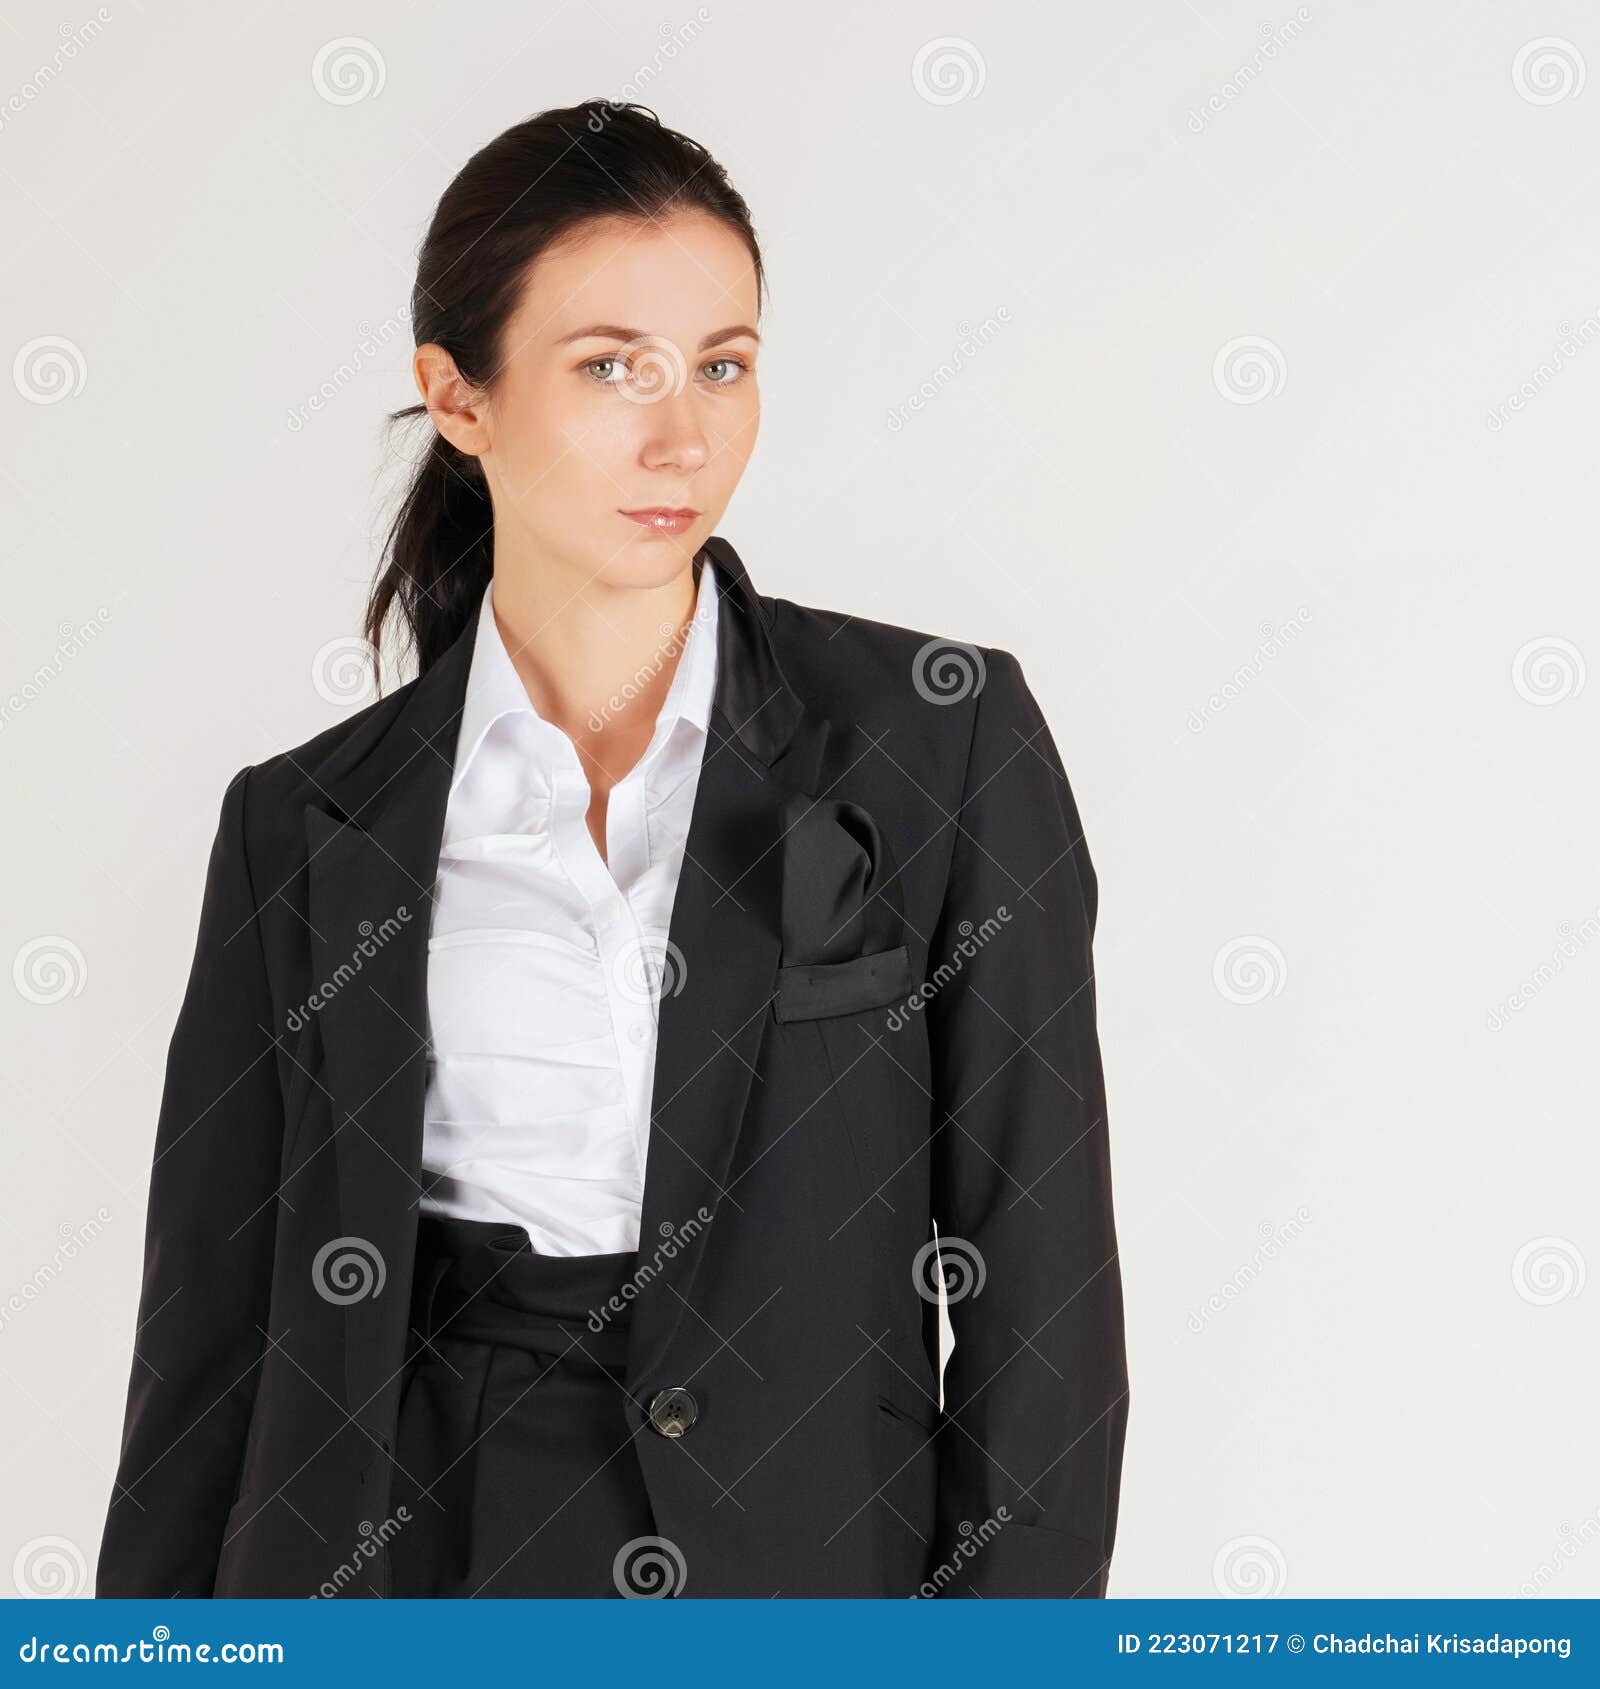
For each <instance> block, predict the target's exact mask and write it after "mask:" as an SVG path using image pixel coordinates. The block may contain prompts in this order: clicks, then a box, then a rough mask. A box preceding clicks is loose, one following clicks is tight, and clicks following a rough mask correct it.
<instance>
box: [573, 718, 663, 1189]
mask: <svg viewBox="0 0 1600 1689" xmlns="http://www.w3.org/2000/svg"><path fill="white" fill-rule="evenodd" d="M590 797H591V792H590V789H589V781H588V777H587V775H585V773H584V772H583V769H582V767H581V766H580V765H579V763H578V760H577V752H576V751H575V750H574V749H573V747H572V744H571V741H570V740H568V741H567V742H566V750H565V754H564V756H563V758H562V767H561V769H560V771H559V773H558V776H557V802H556V804H555V806H554V815H553V822H554V826H555V831H556V839H557V843H558V845H559V848H560V852H561V860H562V862H563V863H564V864H565V866H566V869H567V872H568V873H569V874H570V875H571V876H572V879H573V880H574V882H575V883H576V884H577V886H578V889H579V890H580V891H581V892H582V893H583V895H584V898H585V900H586V901H587V903H588V905H589V920H590V926H591V929H592V931H593V933H594V938H595V946H596V949H597V951H598V953H599V965H600V968H601V970H602V978H603V982H604V986H605V993H606V1002H607V1004H608V1006H609V1009H610V1014H611V1029H612V1036H613V1038H614V1039H615V1041H616V1048H617V1059H618V1064H619V1069H620V1072H621V1075H622V1081H623V1089H624V1092H625V1094H626V1096H627V1103H628V1117H629V1120H630V1121H631V1123H632V1125H633V1146H634V1159H635V1176H636V1178H637V1180H638V1187H639V1189H640V1190H641V1191H642V1190H643V1188H644V1168H645V1133H644V1123H643V1122H642V1121H641V1119H640V1096H641V1093H642V1091H643V1088H644V1080H645V1077H646V1074H645V1066H646V1052H647V1051H648V1049H649V1045H650V1034H651V1031H652V1029H653V1027H654V1024H655V1007H654V1002H653V997H654V993H653V991H652V989H651V985H652V971H653V969H654V966H655V961H654V958H653V957H652V956H651V955H650V953H649V949H648V946H647V944H646V942H645V939H644V934H643V931H642V929H641V927H640V925H639V920H638V916H637V915H636V914H635V912H634V908H633V905H632V903H631V902H630V901H629V899H628V897H627V895H626V894H625V893H624V892H623V890H622V889H621V885H631V884H633V883H634V882H635V881H636V879H637V876H638V873H639V871H640V870H641V869H642V867H643V866H644V858H645V857H646V856H647V855H648V842H647V839H646V837H645V814H644V798H643V783H642V782H641V781H639V780H637V779H635V778H634V777H633V773H632V771H630V774H629V776H628V777H627V778H626V779H624V780H622V781H619V782H618V784H617V785H616V786H614V787H613V788H612V789H611V793H610V795H609V797H608V798H607V802H606V852H607V856H608V857H609V858H610V860H611V862H612V863H614V864H616V872H613V870H612V869H611V868H608V867H607V865H606V860H605V859H604V858H602V857H601V855H600V851H599V848H598V847H597V846H596V844H595V842H594V839H593V837H592V836H591V835H590V832H589V824H588V808H589V800H590ZM619 879H620V881H621V885H619V883H618V881H619Z"/></svg>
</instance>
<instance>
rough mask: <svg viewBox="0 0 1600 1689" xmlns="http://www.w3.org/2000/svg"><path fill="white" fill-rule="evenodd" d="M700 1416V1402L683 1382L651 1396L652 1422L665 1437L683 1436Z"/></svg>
mask: <svg viewBox="0 0 1600 1689" xmlns="http://www.w3.org/2000/svg"><path fill="white" fill-rule="evenodd" d="M699 1417H700V1404H699V1403H698V1402H697V1401H696V1400H695V1399H694V1397H693V1396H692V1395H691V1394H690V1393H689V1391H688V1390H687V1389H686V1388H685V1387H684V1386H683V1385H682V1384H674V1385H671V1386H670V1387H669V1388H668V1389H665V1390H657V1391H656V1393H655V1394H654V1395H653V1396H652V1397H651V1398H650V1423H651V1425H653V1426H654V1427H655V1429H656V1430H657V1431H659V1432H660V1433H661V1435H662V1436H663V1437H681V1436H682V1435H683V1434H684V1432H685V1431H687V1430H688V1429H689V1427H690V1426H691V1425H693V1424H694V1422H695V1421H696V1420H697V1419H698V1418H699Z"/></svg>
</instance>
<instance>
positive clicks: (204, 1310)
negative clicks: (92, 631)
mask: <svg viewBox="0 0 1600 1689" xmlns="http://www.w3.org/2000/svg"><path fill="white" fill-rule="evenodd" d="M249 773H250V770H249V768H244V769H241V770H240V772H239V773H238V774H236V775H235V776H234V777H233V779H232V780H231V781H230V782H229V783H228V788H227V792H226V794H225V796H224V798H223V800H222V815H221V820H220V822H219V824H218V827H217V833H216V838H215V840H214V842H213V844H212V846H211V859H210V864H209V867H208V869H207V874H206V884H205V895H204V899H203V902H202V906H201V913H200V929H199V936H198V939H197V941H196V944H195V950H194V958H193V962H192V964H191V967H190V973H189V982H188V987H187V990H186V992H185V995H184V998H183V1003H182V1006H181V1008H180V1010H179V1012H178V1019H177V1024H176V1027H175V1030H174V1032H173V1035H172V1039H171V1043H170V1045H169V1047H168V1051H167V1065H166V1077H165V1083H164V1088H163V1091H162V1098H161V1108H160V1114H159V1118H158V1121H157V1125H156V1141H155V1155H154V1162H153V1166H152V1170H151V1176H150V1194H149V1202H148V1206H147V1211H146V1218H145V1237H144V1276H143V1282H142V1285H141V1290H140V1296H139V1313H138V1326H137V1329H136V1331H135V1334H134V1348H133V1370H132V1377H131V1380H130V1382H129V1386H128V1396H127V1409H126V1414H125V1417H124V1422H123V1432H122V1446H121V1453H120V1457H119V1461H118V1468H117V1475H116V1483H115V1487H114V1490H113V1493H112V1497H111V1502H110V1508H109V1511H108V1515H107V1519H106V1526H105V1531H104V1534H103V1537H102V1539H101V1545H100V1556H99V1562H98V1567H97V1571H96V1578H95V1594H96V1596H100V1597H104V1596H153V1597H167V1596H209V1595H210V1594H211V1593H212V1585H213V1582H214V1579H215V1574H216V1568H217V1561H218V1557H219V1554H220V1552H221V1546H222V1538H223V1528H224V1525H225V1524H226V1521H227V1516H228V1513H229V1510H230V1508H231V1506H232V1503H233V1500H234V1496H235V1491H236V1488H237V1485H238V1479H239V1474H240V1468H241V1462H242V1456H243V1450H244V1443H245V1436H246V1433H247V1431H248V1429H249V1423H250V1414H251V1409H252V1406H253V1403H254V1397H255V1386H256V1377H257V1368H258V1364H259V1361H260V1358H261V1352H262V1347H263V1342H264V1330H265V1327H266V1324H267V1302H268V1296H269V1291H270V1282H271V1273H272V1247H273V1232H274V1220H275V1210H276V1203H275V1201H274V1197H275V1194H276V1191H277V1186H278V1162H279V1153H280V1149H281V1146H282V1136H283V1131H282V1127H283V1111H282V1100H281V1096H280V1092H279V1086H278V1079H277V1064H276V1061H275V1059H274V1053H273V1050H274V1046H273V1037H272V1030H271V1029H272V1009H271V1004H270V1000H269V995H268V991H267V978H266V969H265V964H264V960H263V955H262V949H261V941H260V935H259V930H258V928H257V922H256V908H257V906H256V899H255V894H254V891H253V889H252V887H251V883H250V873H249V867H248V863H247V861H246V856H245V844H244V812H245V801H246V800H245V793H246V787H247V785H248V777H249Z"/></svg>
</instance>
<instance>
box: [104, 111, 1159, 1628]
mask: <svg viewBox="0 0 1600 1689" xmlns="http://www.w3.org/2000/svg"><path fill="white" fill-rule="evenodd" d="M762 284H763V278H762V268H761V260H760V253H759V249H758V247H757V243H756V237H755V234H754V231H753V229H752V227H751V222H750V217H749V213H748V210H747V208H746V206H745V203H744V201H743V200H742V199H741V198H740V197H739V196H738V194H737V193H735V192H734V190H733V189H732V187H731V186H730V185H729V184H728V182H727V180H726V178H725V176H724V174H723V172H722V171H721V170H720V169H719V168H718V166H717V165H716V164H715V162H714V161H713V160H711V159H710V158H709V157H708V156H707V154H706V153H705V152H704V151H703V149H701V148H700V147H699V146H697V145H696V144H695V143H694V142H692V141H690V140H688V139H687V138H685V137H683V136H681V135H678V134H676V133H674V132H673V131H671V130H668V129H665V128H663V127H662V126H661V125H660V124H658V122H657V121H656V120H655V118H654V117H653V115H652V114H650V113H649V112H647V111H644V110H642V109H641V108H638V107H633V106H624V107H613V106H609V105H606V104H604V103H602V102H590V103H589V104H586V105H583V106H578V107H575V108H573V109H570V110H565V111H553V112H547V113H544V114H543V115H541V116H539V117H537V118H534V119H532V120H531V121H529V122H527V123H524V124H520V125H518V126H517V127H516V128H514V129H511V130H509V131H508V132H507V133H505V134H504V135H502V136H500V137H499V139H497V140H496V141H494V142H493V143H492V144H490V145H489V146H488V147H486V148H484V149H483V150H482V151H481V152H479V153H478V154H477V155H476V156H475V157H474V158H473V159H472V160H471V161H470V162H469V163H468V164H467V166H466V167H465V169H464V170H462V172H461V174H460V175H459V176H458V177H457V178H456V180H455V181H454V182H453V183H452V184H451V186H450V188H449V190H448V191H447V193H446V194H445V196H444V199H443V201H442V202H441V204H440V206H439V209H438V212H437V214H436V216H435V218H434V220H433V224H432V227H431V229H430V231H429V234H428V237H427V242H426V245H425V246H424V249H423V251H422V255H421V260H420V265H419V272H418V276H417V283H416V290H415V294H414V301H413V313H414V325H415V328H416V335H417V341H418V350H417V352H416V356H415V364H414V369H415V374H416V378H417V382H418V386H419V388H420V390H421V392H422V395H423V398H424V400H425V405H424V406H417V407H413V409H412V411H409V412H403V413H401V414H402V415H416V414H420V412H421V411H422V410H424V409H425V410H426V412H427V415H428V417H429V418H430V419H431V426H432V429H433V435H432V439H431V445H430V449H429V451H428V454H427V456H426V458H425V460H424V461H423V463H422V464H421V467H420V469H419V471H418V473H417V477H416V480H415V483H414V485H413V486H412V487H411V489H410V492H409V494H408V496H407V498H406V500H405V503H404V505H403V508H402V510H401V512H400V515H399V518H398V521H397V523H396V525H395V528H394V531H393V533H392V534H391V536H390V546H389V551H388V556H387V558H386V560H385V567H384V568H383V570H382V572H381V575H380V578H379V580H378V582H377V585H376V587H375V590H374V594H373V597H372V601H371V604H370V606H369V614H368V620H367V631H368V635H369V637H370V639H371V640H372V643H373V645H374V647H375V648H376V646H377V644H378V640H379V636H380V634H381V632H382V630H383V628H384V625H385V623H386V621H388V620H389V619H390V617H391V616H397V617H398V619H399V621H400V623H401V624H402V626H403V628H404V630H405V631H406V632H407V633H408V634H409V635H410V638H411V642H412V643H413V644H414V646H415V650H416V653H417V657H418V666H419V674H418V677H417V678H416V679H415V680H413V681H411V682H410V683H408V684H406V685H403V686H401V687H399V688H398V690H396V691H395V692H393V693H392V694H390V695H389V696H388V697H385V698H382V699H381V700H380V701H379V702H377V703H375V704H373V705H372V706H371V707H370V708H367V709H364V710H362V711H361V712H359V713H358V714H356V715H354V716H353V717H351V718H350V719H349V720H347V721H345V722H343V723H341V724H340V725H338V726H337V727H334V728H332V729H330V730H328V731H327V732H325V733H322V734H320V735H319V736H318V737H316V738H315V739H313V740H311V741H310V742H309V743H307V744H305V745H301V746H299V747H297V748H296V749H294V750H292V751H290V752H287V753H285V754H283V755H281V756H277V757H274V758H271V759H269V760H268V761H266V762H263V763H260V764H258V765H255V766H252V767H247V768H245V769H242V770H241V771H240V772H239V774H238V775H236V776H235V777H234V779H233V780H232V781H231V782H230V783H229V786H228V789H227V792H226V795H225V797H224V799H223V803H222V814H221V821H220V825H219V827H218V830H217V835H216V840H215V843H214V845H213V848H212V854H211V861H210V867H209V872H208V878H207V883H206V892H205V900H204V907H203V911H202V915H201V920H200V931H199V939H198V944H197V949H196V953H195V958H194V964H193V972H192V976H191V978H190V981H189V987H188V992H187V995H186V997H185V1000H184V1003H183V1007H182V1010H181V1012H180V1015H179V1019H178V1023H177V1028H176V1031H175V1034H174V1037H173V1040H172V1046H171V1050H170V1054H169V1059H168V1065H167V1073H166V1086H165V1092H164V1095H163V1101H162V1107H161V1113H160V1119H159V1123H158V1129H157V1144H156V1155H155V1163H154V1171H153V1176H152V1183H151V1191H150V1205H149V1214H148V1222H147V1237H146V1257H145V1274H144V1282H143V1287H142V1295H141V1302H140V1308H139V1325H138V1343H137V1353H136V1358H135V1363H134V1368H133V1377H132V1382H131V1386H130V1390H129V1399H128V1410H127V1420H126V1427H125V1432H124V1437H123V1443H122V1450H121V1462H120V1470H119V1472H118V1475H117V1482H116V1488H115V1493H114V1496H113V1498H112V1502H111V1507H110V1514H109V1519H108V1522H107V1527H106V1533H105V1539H104V1543H103V1546H102V1549H101V1554H100V1561H99V1572H98V1584H97V1592H98V1593H99V1594H100V1595H103V1596H106V1595H110V1596H122V1595H186V1596H205V1595H213V1594H214V1595H259V1596H284V1595H316V1594H323V1595H330V1596H411V1595H419V1596H458V1595H460V1596H470V1595H567V1594H577V1595H630V1594H679V1595H688V1596H696V1595H700V1596H719V1595H744V1596H763V1597H765V1596H772V1595H787V1596H801V1595H819V1596H820V1595H858V1596H876V1595H897V1596H903V1595H913V1594H918V1593H923V1594H938V1595H985V1596H993V1595H1000V1596H1010V1595H1033V1596H1074V1595H1076V1596H1089V1595H1101V1594H1103V1593H1104V1592H1105V1583H1106V1575H1107V1565H1108V1561H1109V1557H1110V1554H1111V1549H1112V1541H1113V1535H1114V1531H1115V1526H1116V1514H1117V1494H1118V1482H1119V1475H1120V1468H1121V1461H1122V1448H1123V1437H1124V1430H1125V1425H1126V1415H1127V1378H1126V1371H1125V1360H1124V1348H1123V1316H1122V1300H1121V1287H1120V1279H1119V1274H1118V1265H1117V1252H1116V1239H1115V1232H1114V1226H1113V1218H1112V1205H1111V1193H1110V1168H1109V1151H1108V1143H1107V1132H1106V1120H1105V1107H1104V1090H1103V1082H1102V1077H1101V1067H1100V1058H1099V1051H1098V1047H1097V1041H1096V1032H1095V999H1094V976H1093V971H1092V963H1091V957H1090V942H1091V937H1092V933H1093V928H1094V921H1095V909H1096V883H1095V875H1094V870H1093V868H1092V866H1091V864H1090V860H1089V856H1088V852H1087V851H1086V849H1085V847H1084V844H1083V839H1082V834H1081V829H1080V827H1079V823H1078V816H1077V812H1076V809H1075V807H1074V804H1073V800H1072V795H1071V792H1070V790H1069V788H1068V785H1067V781H1066V776H1065V774H1064V773H1063V771H1062V767H1061V761H1060V758H1059V756H1058V754H1057V751H1056V747H1055V744H1054V741H1053V740H1052V738H1051V735H1050V732H1049V730H1048V728H1047V727H1046V725H1045V723H1044V720H1043V718H1042V716H1041V715H1040V712H1039V708H1038V705H1037V704H1036V703H1035V701H1034V698H1033V696H1032V694H1031V692H1030V691H1029V689H1028V686H1027V684H1026V683H1025V681H1024V679H1023V676H1022V673H1021V671H1020V669H1019V667H1018V664H1017V661H1016V659H1015V658H1014V657H1012V656H1011V655H1010V654H1009V653H1008V652H1006V651H1004V650H999V649H993V648H981V647H973V646H968V645H962V644H958V643H956V642H954V641H950V640H942V639H937V638H934V637H931V636H929V635H926V634H923V633H916V632H911V631H908V630H907V629H904V628H900V627H893V626H888V625H884V624H880V623H872V622H864V621H860V620H857V619H854V618H852V617H849V616H847V615H844V614H841V613H835V612H831V611H826V610H820V609H814V608H806V607H802V606H800V605H797V604H794V603H791V602H788V601H786V600H782V599H777V598H772V597H767V596H764V595H762V594H761V593H759V592H758V591H757V590H756V588H755V586H754V585H753V584H752V582H751V579H750V576H749V574H748V572H747V571H746V569H745V567H744V565H743V563H742V562H741V560H740V559H739V557H738V556H737V554H736V553H735V552H734V550H733V548H732V547H731V546H730V545H728V544H727V543H726V541H724V540H721V539H719V538H715V537H713V530H714V529H715V527H716V526H717V524H718V522H719V520H720V519H721V516H722V514H723V511H724V509H725V508H726V506H727V504H728V502H729V500H730V499H731V497H732V495H733V492H734V489H735V488H736V487H737V485H738V482H739V479H740V477H741V476H742V474H743V472H744V469H745V465H746V463H747V462H748V460H749V457H750V453H751V450H752V448H753V446H754V443H755V437H756V427H757V421H758V415H759V404H758V399H757V389H756V362H757V353H758V347H759V338H758V334H757V329H756V326H755V325H756V323H757V319H758V311H759V305H760V293H761V289H762ZM936 1243H937V1247H938V1253H937V1254H936V1253H935V1246H936ZM941 1287H942V1288H944V1289H945V1291H946V1293H947V1299H948V1311H949V1319H950V1324H951V1327H952V1331H953V1336H954V1349H953V1353H952V1355H951V1358H950V1360H949V1364H948V1367H947V1368H946V1370H945V1373H944V1378H943V1400H942V1404H941V1396H940V1379H939V1371H938V1317H937V1316H938V1303H939V1292H940V1289H941Z"/></svg>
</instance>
